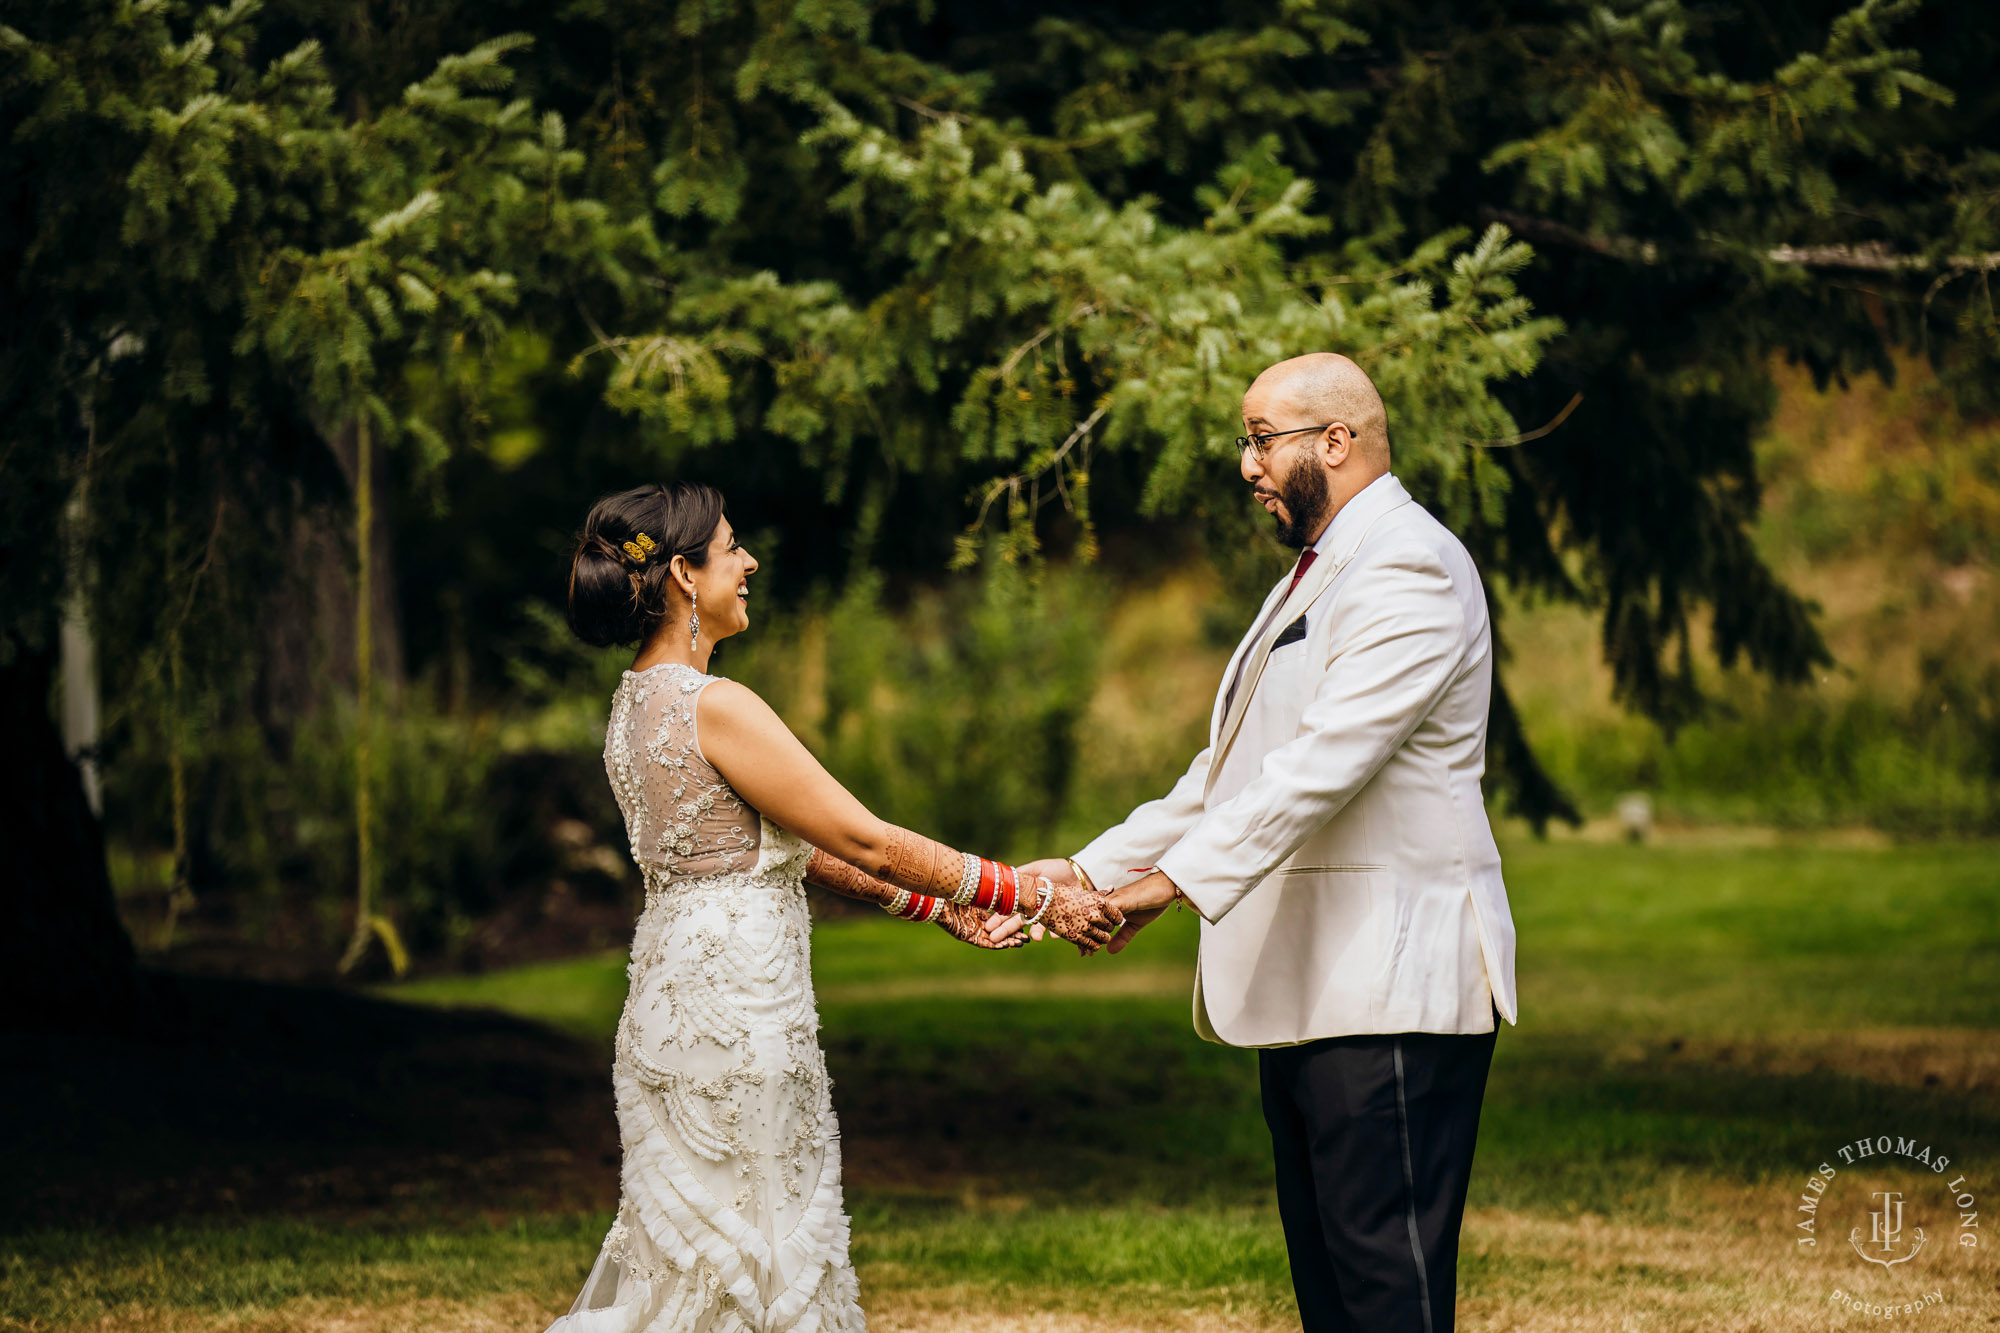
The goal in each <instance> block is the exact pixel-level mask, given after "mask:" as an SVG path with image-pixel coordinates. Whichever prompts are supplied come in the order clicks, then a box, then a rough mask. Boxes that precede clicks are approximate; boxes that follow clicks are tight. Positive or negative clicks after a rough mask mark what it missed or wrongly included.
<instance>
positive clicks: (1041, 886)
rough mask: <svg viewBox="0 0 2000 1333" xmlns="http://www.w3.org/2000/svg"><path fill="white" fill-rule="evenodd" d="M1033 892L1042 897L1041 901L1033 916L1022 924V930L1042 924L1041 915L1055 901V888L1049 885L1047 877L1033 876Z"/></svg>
mask: <svg viewBox="0 0 2000 1333" xmlns="http://www.w3.org/2000/svg"><path fill="white" fill-rule="evenodd" d="M1035 892H1036V893H1039V894H1040V895H1041V896H1042V901H1041V903H1040V905H1038V906H1037V907H1036V908H1035V914H1034V915H1033V916H1031V917H1029V918H1028V919H1027V921H1026V922H1024V923H1023V928H1024V929H1025V928H1026V927H1027V926H1038V925H1040V924H1041V922H1042V915H1043V913H1045V912H1047V911H1048V910H1049V904H1050V903H1052V902H1054V901H1055V900H1056V886H1055V885H1053V884H1051V883H1049V877H1048V876H1047V875H1037V876H1035Z"/></svg>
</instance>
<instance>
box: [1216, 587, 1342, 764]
mask: <svg viewBox="0 0 2000 1333" xmlns="http://www.w3.org/2000/svg"><path fill="white" fill-rule="evenodd" d="M1353 558H1354V552H1353V551H1347V552H1345V553H1343V554H1342V555H1341V557H1340V558H1339V559H1338V560H1329V559H1321V560H1315V561H1313V567H1312V568H1311V569H1308V570H1307V571H1306V576H1305V577H1304V578H1303V579H1300V580H1299V588H1298V591H1297V592H1295V593H1293V594H1292V595H1291V596H1290V597H1287V598H1285V605H1284V608H1283V609H1282V610H1281V611H1279V613H1278V614H1277V615H1275V616H1271V623H1270V624H1268V625H1266V626H1265V627H1264V632H1263V633H1262V634H1260V635H1258V636H1257V639H1256V641H1255V642H1254V643H1252V644H1251V645H1250V647H1249V650H1248V651H1249V657H1248V658H1247V659H1245V661H1244V663H1243V683H1242V684H1241V685H1239V686H1237V687H1236V698H1235V700H1234V701H1232V702H1231V704H1230V706H1229V713H1228V715H1227V716H1225V717H1224V718H1223V719H1222V725H1221V728H1220V729H1219V730H1218V731H1217V732H1216V735H1215V755H1214V757H1213V758H1212V759H1210V760H1209V765H1208V773H1209V781H1210V782H1211V783H1212V782H1213V781H1214V780H1215V776H1216V774H1218V773H1220V772H1221V771H1222V760H1223V757H1224V756H1225V755H1227V754H1228V753H1229V745H1230V742H1232V741H1234V740H1235V739H1236V733H1237V732H1238V731H1240V730H1242V727H1243V717H1244V715H1245V714H1246V713H1248V712H1249V711H1250V696H1251V695H1253V694H1255V693H1256V692H1257V682H1258V680H1259V679H1260V678H1262V676H1263V674H1264V664H1265V663H1267V662H1269V661H1270V660H1271V648H1272V645H1274V644H1275V643H1277V641H1278V636H1279V635H1280V634H1283V633H1284V632H1285V626H1286V625H1288V624H1290V623H1291V622H1292V621H1294V620H1296V619H1298V618H1299V616H1301V615H1303V614H1305V612H1306V611H1308V610H1309V609H1311V607H1312V604H1313V603H1314V602H1316V601H1318V600H1319V597H1320V594H1322V593H1324V592H1325V591H1326V590H1327V589H1328V588H1330V587H1332V586H1333V581H1334V579H1335V578H1337V577H1339V575H1340V571H1341V570H1343V569H1345V568H1347V562H1348V561H1349V560H1352V559H1353ZM1285 581H1286V582H1287V583H1289V582H1291V576H1290V575H1287V576H1286V579H1285ZM1281 591H1282V589H1281ZM1264 614H1265V615H1270V612H1269V610H1268V609H1267V610H1266V611H1265V612H1264ZM1260 623H1261V622H1260ZM1225 679H1227V678H1226V677H1225ZM1227 688H1228V687H1227V686H1226V685H1225V686H1224V689H1225V690H1226V689H1227Z"/></svg>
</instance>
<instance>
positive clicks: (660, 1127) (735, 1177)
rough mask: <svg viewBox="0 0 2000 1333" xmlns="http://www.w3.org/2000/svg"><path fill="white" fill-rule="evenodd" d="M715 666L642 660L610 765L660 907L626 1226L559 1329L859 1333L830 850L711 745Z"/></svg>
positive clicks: (625, 1045) (625, 685)
mask: <svg viewBox="0 0 2000 1333" xmlns="http://www.w3.org/2000/svg"><path fill="white" fill-rule="evenodd" d="M714 679H715V677H713V676H706V675H703V674H701V673H700V672H698V671H696V670H694V668H692V667H686V666H682V665H680V664H678V663H668V664H664V665H661V666H657V667H652V668H649V669H647V670H646V671H640V672H634V671H627V672H626V673H625V676H624V678H623V680H622V681H621V682H620V684H619V686H618V690H617V692H616V693H615V694H614V695H613V696H612V701H611V720H610V725H609V727H608V728H607V732H606V736H605V741H604V766H605V770H606V772H607V773H609V775H610V777H611V787H612V790H613V791H614V792H615V793H616V795H617V797H618V806H619V809H620V810H621V811H623V813H624V816H625V828H626V833H627V835H628V836H629V837H630V839H631V844H632V858H633V860H634V861H635V862H637V863H638V865H639V867H640V869H641V871H642V872H643V874H644V876H645V884H646V907H645V911H644V912H642V913H641V914H640V917H639V924H638V927H637V929H636V930H635V931H634V933H633V940H632V962H631V964H630V966H629V967H628V968H627V969H626V972H627V975H628V976H629V977H630V980H631V984H630V988H629V990H628V992H627V996H626V1001H625V1012H624V1014H623V1016H622V1017H621V1018H620V1020H619V1024H618V1038H617V1054H616V1056H615V1058H614V1059H613V1062H612V1084H613V1086H614V1088H615V1089H616V1091H617V1097H618V1128H619V1136H620V1138H621V1140H622V1141H623V1145H624V1154H625V1155H624V1166H623V1170H622V1173H621V1181H620V1184H621V1188H620V1198H619V1206H618V1216H617V1219H616V1220H615V1221H614V1222H613V1223H612V1225H611V1230H610V1232H609V1233H608V1234H607V1235H606V1236H605V1238H604V1246H603V1248H602V1249H601V1250H600V1251H599V1253H598V1256H597V1261H596V1263H595V1264H593V1265H592V1267H591V1270H590V1275H589V1277H587V1278H586V1279H585V1280H584V1284H583V1291H582V1293H581V1294H580V1295H578V1297H577V1298H576V1302H575V1304H573V1305H572V1306H571V1307H570V1311H569V1313H568V1314H566V1315H564V1316H563V1317H562V1318H560V1319H558V1320H556V1322H555V1323H554V1324H552V1325H550V1326H549V1330H548V1333H848V1331H849V1330H857V1331H858V1330H861V1329H863V1328H864V1323H863V1320H862V1314H861V1308H860V1305H859V1297H860V1289H859V1286H858V1284H857V1283H856V1281H855V1277H854V1269H853V1267H852V1266H851V1265H850V1264H849V1262H848V1257H847V1240H848V1222H847V1213H846V1211H845V1208H844V1207H843V1204H842V1200H841V1190H840V1131H839V1128H838V1126H837V1125H836V1124H835V1121H834V1116H833V1104H832V1101H831V1099H830V1097H829V1089H830V1085H829V1083H828V1081H827V1076H826V1062H825V1060H824V1058H823V1057H822V1056H821V1053H820V1049H819V1040H818V1033H819V1012H818V1009H817V1008H816V1007H815V1004H814V1001H813V991H812V971H811V959H810V954H809V947H810V941H809V933H810V922H809V920H808V918H807V915H806V900H805V891H804V887H803V878H804V875H805V867H806V862H807V861H808V860H809V859H811V855H812V848H811V847H810V846H809V845H807V844H806V843H804V842H802V841H800V840H799V839H798V838H795V837H793V836H792V835H791V834H789V833H787V832H785V831H784V830H782V829H780V828H777V827H775V826H774V825H772V824H771V823H770V822H769V821H768V820H765V819H764V818H763V817H762V816H761V815H759V814H758V813H757V812H756V811H755V810H753V809H751V808H750V807H749V806H748V805H746V804H745V803H744V801H743V799H742V798H741V797H740V796H738V795H737V794H736V793H735V791H734V790H732V789H731V788H730V786H729V784H728V783H727V782H725V781H724V780H723V777H722V775H721V774H720V773H719V772H717V771H716V769H715V768H714V766H713V765H711V764H710V763H709V762H708V761H707V759H706V758H704V757H703V755H702V753H701V745H700V741H699V738H698V737H697V735H696V732H695V701H696V700H697V699H699V698H700V696H701V691H702V690H703V689H704V688H706V687H707V686H708V685H709V684H710V683H711V682H712V681H713V680H714Z"/></svg>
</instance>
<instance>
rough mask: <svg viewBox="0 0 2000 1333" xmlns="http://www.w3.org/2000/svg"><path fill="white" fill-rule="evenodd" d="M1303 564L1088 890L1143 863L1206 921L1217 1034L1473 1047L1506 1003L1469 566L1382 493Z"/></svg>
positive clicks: (1110, 837) (1503, 915)
mask: <svg viewBox="0 0 2000 1333" xmlns="http://www.w3.org/2000/svg"><path fill="white" fill-rule="evenodd" d="M1316 549H1317V550H1318V551H1319V553H1320V554H1319V556H1318V558H1317V559H1316V560H1315V562H1314V564H1313V566H1312V568H1311V569H1310V570H1308V571H1307V573H1306V575H1305V578H1304V579H1303V580H1302V581H1301V582H1300V584H1299V586H1298V589H1297V591H1295V592H1293V593H1292V594H1291V595H1290V596H1289V597H1285V590H1286V588H1287V586H1288V585H1289V584H1290V582H1291V574H1290V572H1289V571H1288V572H1287V573H1286V575H1285V577H1284V578H1283V579H1281V580H1279V582H1278V584H1277V586H1276V587H1274V588H1272V590H1271V592H1270V595H1269V596H1267V597H1266V598H1265V599H1264V605H1263V608H1262V609H1261V610H1260V611H1259V612H1258V613H1257V617H1256V619H1255V620H1253V621H1252V622H1251V624H1252V626H1253V627H1258V628H1253V629H1252V631H1251V634H1250V636H1249V637H1248V638H1246V639H1244V641H1243V642H1242V643H1241V644H1240V645H1238V647H1237V649H1236V653H1235V655H1234V656H1233V657H1232V658H1231V659H1230V663H1229V668H1228V670H1227V671H1225V672H1224V673H1223V680H1222V686H1221V688H1220V689H1219V690H1218V691H1217V693H1216V701H1215V709H1214V714H1213V717H1212V718H1211V720H1210V724H1209V745H1208V748H1207V749H1205V750H1203V751H1202V752H1201V753H1200V754H1199V755H1197V756H1195V760H1194V764H1193V766H1192V767H1190V768H1189V769H1188V771H1187V775H1186V776H1185V777H1183V778H1182V779H1181V780H1180V781H1179V782H1178V783H1176V784H1175V785H1174V789H1173V790H1172V791H1171V792H1169V793H1167V795H1166V796H1164V797H1162V798H1161V799H1159V800H1157V801H1152V802H1149V803H1147V804H1145V805H1142V806H1140V807H1139V808H1138V809H1137V810H1134V811H1133V812H1132V813H1131V815H1129V816H1128V817H1127V818H1126V820H1125V822H1124V823H1122V824H1120V825H1118V827H1116V828H1114V829H1111V830H1109V831H1107V832H1106V833H1104V834H1103V835H1101V836H1100V837H1098V838H1097V839H1096V840H1095V841H1094V842H1092V843H1091V844H1090V845H1089V846H1088V847H1086V848H1084V849H1083V850H1082V851H1080V852H1078V853H1077V854H1076V859H1077V861H1078V863H1079V864H1081V865H1082V866H1083V868H1084V869H1085V870H1086V871H1088V872H1089V873H1090V876H1091V878H1092V879H1093V880H1094V881H1095V882H1096V883H1097V885H1098V887H1099V888H1110V887H1112V886H1114V885H1118V884H1123V883H1125V882H1127V881H1129V880H1131V879H1133V878H1135V877H1136V876H1135V875H1134V874H1133V873H1132V872H1133V871H1135V870H1137V869H1139V868H1141V867H1145V866H1151V865H1157V866H1158V867H1159V868H1160V869H1161V870H1163V871H1165V872H1166V873H1167V874H1168V875H1169V876H1170V877H1171V878H1172V879H1173V881H1174V883H1176V884H1178V885H1179V886H1180V887H1181V890H1182V892H1184V893H1185V894H1186V895H1187V896H1188V899H1189V900H1190V901H1191V902H1192V903H1193V904H1194V906H1195V907H1196V908H1197V909H1198V910H1199V911H1200V913H1201V915H1202V918H1203V921H1202V927H1201V955H1200V958H1199V960H1198V961H1197V963H1196V975H1195V990H1194V1023H1195V1030H1196V1031H1197V1032H1199V1033H1200V1034H1201V1035H1202V1036H1204V1037H1206V1038H1208V1039H1209V1040H1211V1041H1220V1042H1224V1043H1227V1044H1229V1045H1232V1046H1287V1045H1293V1044H1297V1043H1299V1042H1306V1041H1313V1040H1316V1039H1318V1038H1320V1037H1333V1036H1345V1035H1348V1034H1352V1033H1366V1032H1490V1031H1492V1030H1493V1026H1494V1021H1493V1014H1494V1010H1495V1009H1496V1008H1497V1009H1498V1011H1499V1013H1500V1014H1501V1015H1502V1016H1503V1017H1505V1018H1506V1019H1507V1021H1508V1022H1510V1023H1511V1022H1515V1021H1517V1008H1516V1004H1515V995H1514V923H1513V918H1512V916H1511V915H1510V914H1509V912H1508V909H1507V890H1506V887H1505V885H1503V884H1502V883H1501V879H1500V852H1499V849H1498V848H1497V847H1496V846H1495V845H1494V842H1493V832H1492V829H1491V827H1490V826H1489V825H1488V824H1487V821H1486V806H1485V803H1484V801H1483V800H1482V799H1481V796H1480V790H1479V779H1480V775H1481V774H1482V773H1483V772H1484V771H1485V768H1486V716H1487V707H1488V702H1489V698H1490V694H1491V688H1492V672H1493V638H1492V632H1491V626H1490V625H1489V623H1488V620H1487V613H1486V595H1485V591H1484V588H1483V587H1482V585H1481V584H1480V581H1479V573H1478V571H1477V570H1476V569H1475V568H1474V567H1473V563H1472V557H1471V556H1470V555H1468V554H1467V552H1466V550H1465V547H1464V546H1463V545H1462V544H1460V542H1459V540H1458V538H1456V537H1454V536H1453V535H1452V534H1451V532H1450V531H1449V530H1448V529H1447V528H1445V526H1444V525H1443V524H1441V523H1439V522H1438V521H1437V520H1436V519H1434V518H1432V517H1431V516H1430V514H1429V513H1427V512H1426V511H1425V510H1424V508H1423V507H1422V506H1421V505H1418V504H1416V503H1415V502H1414V501H1412V500H1411V499H1410V495H1409V492H1408V491H1406V490H1404V489H1403V486H1402V483H1401V482H1399V481H1397V480H1396V478H1395V477H1393V476H1384V477H1381V478H1378V479H1377V480H1376V481H1375V482H1374V483H1372V484H1371V485H1369V486H1367V487H1366V488H1364V489H1363V490H1362V491H1361V492H1360V493H1359V494H1357V495H1356V496H1355V497H1354V498H1353V499H1351V500H1349V501H1348V502H1347V503H1346V504H1345V505H1343V506H1342V507H1341V509H1340V512H1339V513H1337V514H1336V515H1335V516H1334V520H1333V522H1332V524H1330V525H1329V526H1328V528H1327V530H1326V531H1325V532H1324V533H1322V534H1321V536H1320V540H1319V542H1318V543H1317V544H1316ZM1280 598H1284V604H1283V606H1282V607H1280V608H1277V613H1276V614H1275V615H1274V614H1272V612H1273V608H1274V605H1275V604H1276V603H1277V601H1278V600H1279V599H1280ZM1301 617H1303V619H1304V624H1303V626H1300V625H1297V624H1295V622H1297V621H1298V620H1299V619H1300V618H1301ZM1267 622H1268V623H1267ZM1259 628H1261V632H1259ZM1279 640H1285V641H1286V642H1285V643H1284V645H1283V646H1282V647H1279V646H1277V645H1278V641H1279ZM1239 664H1240V666H1241V668H1242V679H1241V683H1240V685H1239V686H1238V688H1237V690H1236V695H1235V698H1234V700H1233V702H1231V703H1229V704H1228V706H1227V707H1225V699H1226V698H1227V695H1228V690H1229V682H1230V681H1231V680H1232V679H1234V678H1235V676H1236V674H1237V669H1238V666H1239Z"/></svg>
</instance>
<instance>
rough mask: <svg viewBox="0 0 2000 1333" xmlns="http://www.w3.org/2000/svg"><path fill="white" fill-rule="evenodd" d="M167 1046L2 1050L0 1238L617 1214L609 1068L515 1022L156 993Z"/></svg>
mask: <svg viewBox="0 0 2000 1333" xmlns="http://www.w3.org/2000/svg"><path fill="white" fill-rule="evenodd" d="M157 980H158V984H160V985H161V986H163V987H165V988H167V990H168V993H169V994H170V995H172V996H173V997H174V998H175V999H176V1000H177V1001H178V1004H179V1007H180V1008H182V1010H183V1011H184V1021H183V1022H182V1024H181V1030H182V1031H183V1032H184V1033H185V1034H186V1035H185V1038H184V1039H183V1040H180V1041H177V1042H158V1043H146V1042H112V1041H101V1040H99V1041H89V1040H82V1039H78V1038H74V1037H28V1036H20V1035H9V1036H5V1037H0V1059H4V1060H5V1061H6V1066H7V1069H8V1077H9V1081H10V1083H11V1084H12V1087H11V1089H10V1094H9V1095H8V1096H6V1097H4V1098H0V1141H4V1142H5V1143H6V1144H7V1145H8V1148H7V1151H6V1152H5V1153H0V1227H4V1228H6V1229H9V1230H20V1229H23V1228H27V1227H34V1226H48V1225H57V1226H60V1225H65V1224H67V1225H84V1226H93V1227H101V1226H105V1225H143V1224H147V1223H153V1222H162V1221H168V1220H172V1219H176V1218H182V1217H190V1216H194V1217H212V1216H224V1217H229V1216H235V1217H256V1216H275V1217H289V1218H301V1217H335V1216H352V1215H369V1216H374V1217H380V1218H405V1219H408V1220H411V1221H419V1220H429V1219H434V1218H438V1217H466V1216H480V1215H485V1216H512V1215H517V1214H519V1213H523V1212H552V1211H553V1212H571V1213H573V1212H580V1211H586V1210H597V1209H608V1208H610V1207H611V1206H612V1205H613V1204H614V1203H615V1201H616V1197H617V1161H618V1130H617V1125H616V1123H615V1122H614V1120H613V1118H612V1110H611V1104H610V1097H609V1094H608V1079H609V1069H608V1065H609V1062H608V1060H607V1059H605V1058H604V1057H603V1055H602V1054H601V1053H600V1052H599V1051H598V1050H597V1049H596V1048H595V1047H593V1046H591V1045H589V1044H587V1043H583V1042H579V1041H577V1040H576V1039H575V1038H572V1037H569V1036H566V1035H564V1034H561V1033H557V1032H555V1031H553V1030H551V1029H548V1028H544V1027H541V1026H539V1025H537V1024H534V1023H530V1022H526V1021H524V1020H522V1019H518V1018H513V1017H509V1016H506V1015H502V1014H498V1013H492V1012H481V1011H444V1010H435V1009H421V1008H417V1007H414V1006H409V1005H403V1004H396V1003H392V1002H388V1001H384V1000H377V999H372V998H369V997H366V996H361V995H356V994H353V993H351V992H346V991H340V990H332V989H320V988H311V987H303V986H287V985H278V984H272V983H266V982H254V981H222V980H209V979H197V978H187V977H160V978H158V979H157Z"/></svg>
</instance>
